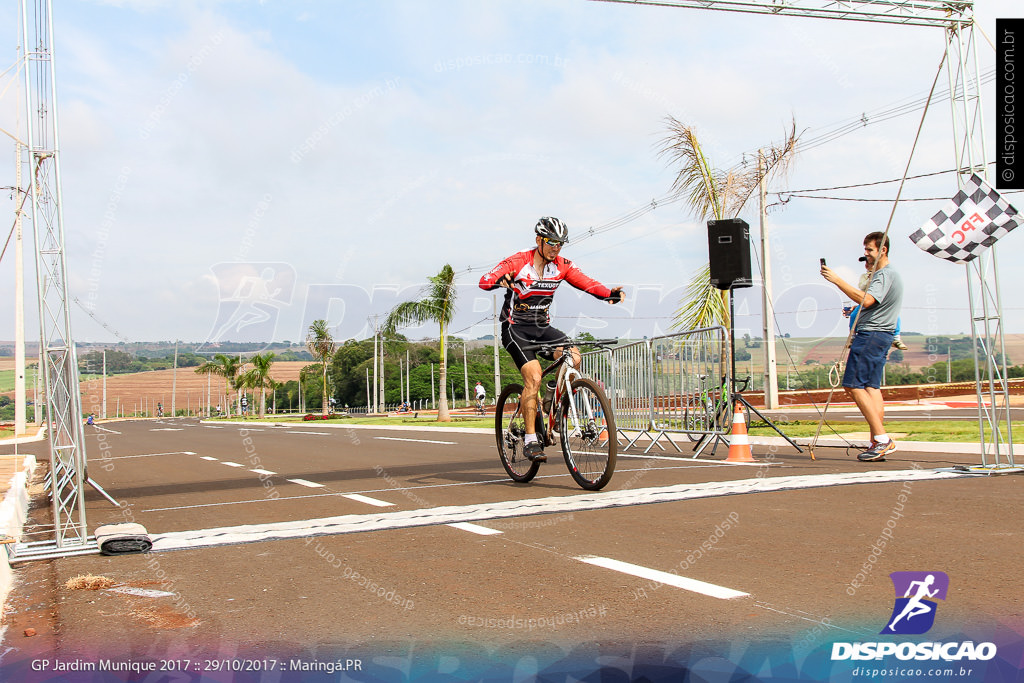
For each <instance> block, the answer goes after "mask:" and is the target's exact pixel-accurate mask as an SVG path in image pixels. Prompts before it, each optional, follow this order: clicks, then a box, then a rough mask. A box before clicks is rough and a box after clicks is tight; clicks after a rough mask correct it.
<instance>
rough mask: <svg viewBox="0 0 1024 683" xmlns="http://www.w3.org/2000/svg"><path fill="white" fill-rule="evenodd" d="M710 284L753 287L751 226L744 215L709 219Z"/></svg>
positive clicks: (739, 287)
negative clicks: (751, 274)
mask: <svg viewBox="0 0 1024 683" xmlns="http://www.w3.org/2000/svg"><path fill="white" fill-rule="evenodd" d="M708 261H709V262H710V264H711V284H712V286H714V287H717V288H718V289H742V288H744V287H752V286H753V285H754V282H753V279H752V278H751V277H750V226H749V225H747V222H746V221H745V220H743V219H742V218H726V219H724V220H720V221H708Z"/></svg>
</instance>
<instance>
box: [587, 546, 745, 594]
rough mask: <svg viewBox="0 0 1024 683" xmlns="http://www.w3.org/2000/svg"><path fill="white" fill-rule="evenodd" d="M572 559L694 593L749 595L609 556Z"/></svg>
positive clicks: (588, 556)
mask: <svg viewBox="0 0 1024 683" xmlns="http://www.w3.org/2000/svg"><path fill="white" fill-rule="evenodd" d="M574 559H577V560H579V561H580V562H586V563H587V564H592V565H594V566H597V567H604V568H605V569H611V570H613V571H617V572H622V573H623V574H629V575H631V576H638V577H640V578H641V579H650V580H651V581H656V582H658V583H664V584H667V585H669V586H675V587H676V588H682V589H684V590H688V591H693V592H694V593H702V594H704V595H709V596H711V597H712V598H719V599H721V600H732V599H733V598H742V597H743V596H745V595H750V594H749V593H744V592H742V591H737V590H733V589H732V588H726V587H725V586H717V585H715V584H713V583H706V582H704V581H698V580H697V579H688V578H687V577H685V576H679V575H678V574H669V573H668V572H663V571H659V570H657V569H651V568H649V567H641V566H640V565H638V564H630V563H629V562H620V561H619V560H613V559H611V558H610V557H597V556H595V555H582V556H580V557H576V558H574Z"/></svg>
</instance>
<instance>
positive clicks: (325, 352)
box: [306, 320, 335, 415]
mask: <svg viewBox="0 0 1024 683" xmlns="http://www.w3.org/2000/svg"><path fill="white" fill-rule="evenodd" d="M334 347H335V343H334V337H332V336H331V332H330V330H328V329H327V321H326V320H314V321H313V324H312V325H310V326H309V333H308V334H307V335H306V348H308V349H309V352H310V353H311V354H313V358H316V359H317V360H318V361H320V367H321V371H322V373H323V381H324V387H323V405H322V406H321V410H322V412H323V415H327V363H328V362H329V361H330V360H331V357H332V356H334Z"/></svg>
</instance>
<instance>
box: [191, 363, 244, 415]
mask: <svg viewBox="0 0 1024 683" xmlns="http://www.w3.org/2000/svg"><path fill="white" fill-rule="evenodd" d="M241 369H242V361H241V359H240V358H236V357H235V356H225V355H224V354H223V353H218V354H217V355H215V356H214V357H213V360H212V361H207V362H205V363H203V364H202V365H200V366H199V367H198V368H196V372H198V373H208V374H211V375H217V376H218V377H223V378H224V402H225V404H226V405H225V410H226V414H227V416H228V417H231V401H230V400H229V398H230V394H231V387H232V385H233V384H234V383H235V378H236V377H237V376H238V373H239V371H240V370H241Z"/></svg>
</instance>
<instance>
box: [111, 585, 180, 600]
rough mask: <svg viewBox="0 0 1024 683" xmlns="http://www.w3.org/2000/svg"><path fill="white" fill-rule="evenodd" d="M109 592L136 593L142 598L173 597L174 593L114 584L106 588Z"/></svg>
mask: <svg viewBox="0 0 1024 683" xmlns="http://www.w3.org/2000/svg"><path fill="white" fill-rule="evenodd" d="M107 590H108V591H110V592H111V593H124V594H125V595H138V596H139V597H142V598H173V597H174V593H168V592H167V591H158V590H152V589H150V588H135V587H133V586H115V587H114V588H108V589H107Z"/></svg>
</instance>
